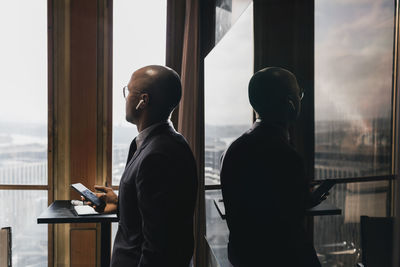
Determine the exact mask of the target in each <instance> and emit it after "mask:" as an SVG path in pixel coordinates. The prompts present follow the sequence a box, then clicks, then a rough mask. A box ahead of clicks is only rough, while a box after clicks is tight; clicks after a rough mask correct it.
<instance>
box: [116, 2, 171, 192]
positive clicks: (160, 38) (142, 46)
mask: <svg viewBox="0 0 400 267" xmlns="http://www.w3.org/2000/svg"><path fill="white" fill-rule="evenodd" d="M113 5H114V6H113V8H114V14H113V18H114V21H113V38H114V39H113V155H112V158H113V160H112V185H115V186H118V185H119V181H120V179H121V176H122V173H123V171H124V169H125V163H126V159H127V156H128V150H129V145H130V143H131V141H132V140H133V138H134V137H135V136H136V135H137V129H136V126H135V125H132V124H131V123H128V122H127V121H126V120H125V99H124V97H123V94H122V88H123V87H124V86H125V85H127V84H128V82H129V79H130V77H131V75H132V73H133V72H134V71H135V70H137V69H139V68H141V67H144V66H146V65H165V47H166V16H167V15H166V11H167V1H166V0H157V1H130V0H121V1H120V0H118V1H114V4H113ZM144 25H145V27H144Z"/></svg>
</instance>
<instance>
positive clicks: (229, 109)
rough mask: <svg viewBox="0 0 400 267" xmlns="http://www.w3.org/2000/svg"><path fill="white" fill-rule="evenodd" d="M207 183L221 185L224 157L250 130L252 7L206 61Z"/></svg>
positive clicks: (250, 6)
mask: <svg viewBox="0 0 400 267" xmlns="http://www.w3.org/2000/svg"><path fill="white" fill-rule="evenodd" d="M204 64H205V75H204V83H205V183H206V184H219V169H220V159H221V155H222V153H223V152H224V151H225V150H226V148H227V147H228V146H229V144H230V143H231V142H232V141H233V140H234V139H236V138H237V137H239V136H240V135H241V134H242V133H244V132H245V131H246V130H248V129H249V128H250V127H251V122H252V118H253V115H252V108H251V106H250V103H249V100H248V96H247V87H248V83H249V80H250V78H251V76H252V75H253V5H252V4H251V5H249V7H248V8H247V9H246V11H245V12H244V13H243V14H242V16H241V17H240V18H239V19H238V21H237V22H236V24H235V25H233V26H232V28H231V29H230V30H229V32H228V33H227V34H226V35H225V36H224V38H223V39H222V40H221V41H220V42H219V43H218V44H217V45H216V46H215V47H214V49H213V50H212V51H211V52H210V53H209V54H208V55H207V57H206V58H205V63H204Z"/></svg>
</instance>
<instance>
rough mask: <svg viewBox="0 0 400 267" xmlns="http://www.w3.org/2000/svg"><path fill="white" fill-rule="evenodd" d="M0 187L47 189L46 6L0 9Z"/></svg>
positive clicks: (15, 3) (27, 4)
mask: <svg viewBox="0 0 400 267" xmlns="http://www.w3.org/2000/svg"><path fill="white" fill-rule="evenodd" d="M0 34H1V36H2V38H1V42H0V59H1V60H0V184H34V185H38V184H40V185H46V184H47V1H45V0H41V1H29V0H24V1H22V0H21V1H5V2H4V3H2V8H1V9H0Z"/></svg>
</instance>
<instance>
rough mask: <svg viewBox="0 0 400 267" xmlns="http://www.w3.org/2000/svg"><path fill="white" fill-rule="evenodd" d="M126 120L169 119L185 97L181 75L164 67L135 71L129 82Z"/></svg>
mask: <svg viewBox="0 0 400 267" xmlns="http://www.w3.org/2000/svg"><path fill="white" fill-rule="evenodd" d="M128 90H129V94H128V95H127V96H126V110H125V111H126V120H127V121H129V122H131V123H133V124H138V122H139V120H140V119H143V118H146V119H149V120H152V121H153V122H154V121H163V120H167V119H168V117H169V115H170V114H171V112H172V111H173V110H174V108H175V107H176V106H177V105H178V103H179V101H180V99H181V96H182V87H181V81H180V78H179V75H178V74H177V73H176V72H175V71H174V70H172V69H170V68H168V67H164V66H158V65H150V66H146V67H143V68H141V69H138V70H137V71H135V72H134V73H133V74H132V76H131V79H130V81H129V83H128Z"/></svg>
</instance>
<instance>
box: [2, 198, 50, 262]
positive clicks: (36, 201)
mask: <svg viewBox="0 0 400 267" xmlns="http://www.w3.org/2000/svg"><path fill="white" fill-rule="evenodd" d="M0 199H1V200H2V201H0V210H1V216H0V228H1V227H8V226H11V228H12V229H11V231H12V264H13V266H15V267H25V266H38V267H39V266H41V267H45V266H47V225H44V224H37V221H36V218H37V217H38V216H39V215H40V214H41V213H42V212H43V211H44V210H45V209H46V208H47V191H46V190H41V191H36V190H0Z"/></svg>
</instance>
